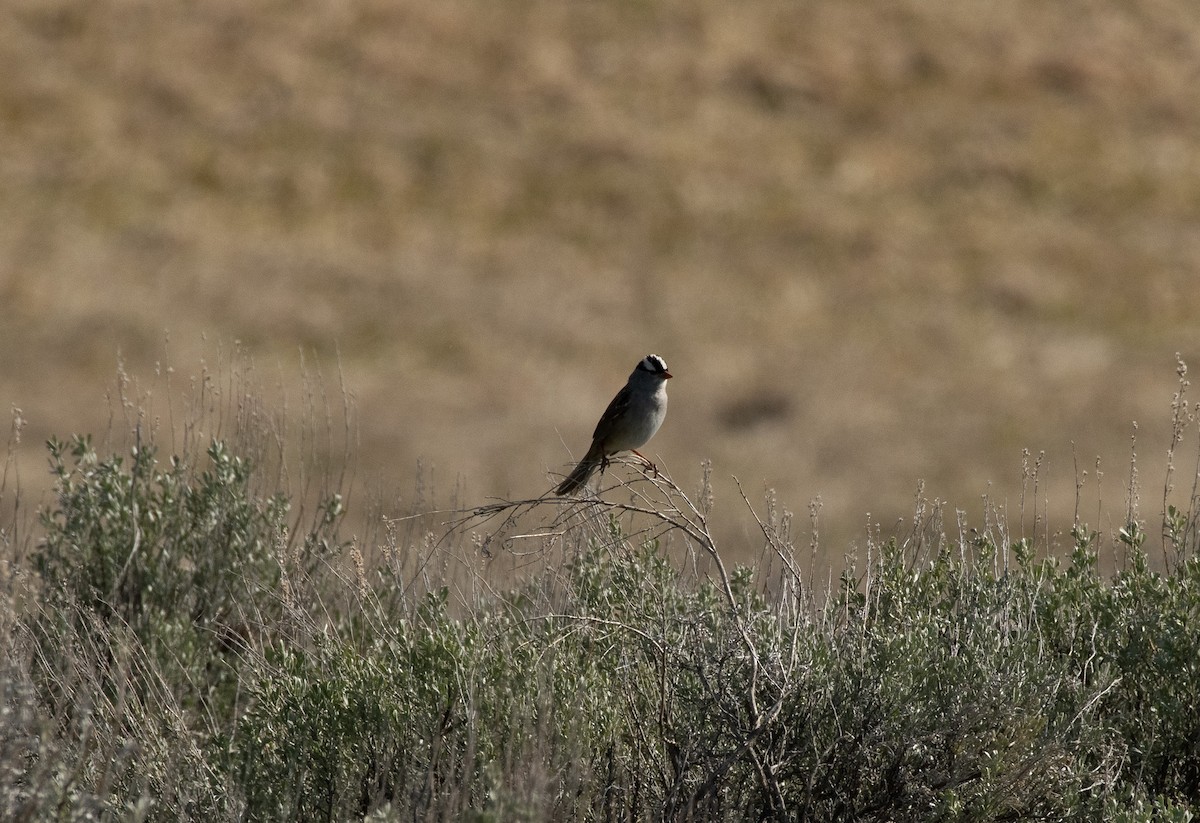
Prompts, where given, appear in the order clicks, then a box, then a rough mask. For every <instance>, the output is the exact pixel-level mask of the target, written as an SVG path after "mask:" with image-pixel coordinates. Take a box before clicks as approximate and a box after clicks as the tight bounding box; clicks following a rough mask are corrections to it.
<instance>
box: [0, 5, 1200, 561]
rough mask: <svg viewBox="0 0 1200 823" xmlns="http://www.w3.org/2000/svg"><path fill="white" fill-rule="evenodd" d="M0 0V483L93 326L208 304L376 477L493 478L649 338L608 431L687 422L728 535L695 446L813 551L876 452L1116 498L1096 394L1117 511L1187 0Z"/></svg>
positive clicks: (1018, 483) (855, 517)
mask: <svg viewBox="0 0 1200 823" xmlns="http://www.w3.org/2000/svg"><path fill="white" fill-rule="evenodd" d="M2 5H3V10H2V11H0V15H2V17H3V21H4V22H3V25H0V352H2V354H0V402H2V403H3V404H4V405H5V406H6V407H10V406H11V407H18V408H20V409H21V411H22V417H23V419H24V420H25V421H26V423H25V428H24V432H23V437H22V442H21V444H20V448H19V452H18V459H19V465H20V467H21V469H22V483H23V486H24V487H25V488H26V489H27V490H32V489H34V488H38V487H44V486H46V485H48V481H49V478H48V476H47V475H46V471H45V465H46V463H45V456H44V451H43V449H42V445H41V444H42V441H44V440H45V438H46V437H48V436H50V435H51V434H57V435H59V436H65V435H68V434H70V433H72V432H100V431H102V430H104V428H105V427H106V426H107V425H108V422H109V419H110V417H111V415H112V413H113V412H112V407H111V406H112V404H111V403H106V402H105V397H106V396H107V395H108V394H111V391H112V386H113V383H114V377H115V374H116V372H117V363H118V359H120V360H121V361H122V362H123V363H124V367H123V368H124V370H125V371H126V372H127V373H128V374H130V375H132V376H133V377H134V378H135V379H144V380H146V381H147V382H149V383H153V382H154V375H156V374H158V373H159V372H160V371H161V369H162V368H163V366H164V364H168V363H169V364H170V365H171V366H173V367H174V368H175V370H176V373H177V374H178V375H179V377H178V382H177V385H182V386H186V385H187V377H186V375H188V374H190V373H195V372H198V371H199V370H200V369H201V366H202V363H204V362H208V361H206V360H205V358H210V359H211V358H212V357H213V351H214V350H215V349H219V348H221V347H227V348H233V347H235V346H240V347H241V349H242V350H243V351H244V352H246V354H247V355H248V357H249V358H251V359H252V360H253V362H254V363H255V364H257V365H256V367H257V368H258V369H259V370H260V371H261V372H262V373H263V374H264V375H265V377H264V379H263V384H264V386H265V387H266V392H267V394H268V395H269V396H270V395H271V394H272V393H273V392H279V393H280V394H281V396H282V395H287V394H288V393H289V392H293V393H299V392H300V391H301V389H300V387H299V385H298V383H297V382H296V381H297V377H296V375H297V374H298V373H299V372H300V369H301V363H302V361H303V362H304V363H305V364H307V365H308V366H310V367H311V366H312V365H313V364H318V366H319V368H320V369H321V370H322V373H323V374H325V375H326V377H327V378H329V377H330V375H335V376H333V377H332V379H331V383H332V384H333V393H335V394H336V392H337V391H338V388H337V383H338V381H339V380H340V379H344V382H345V387H346V389H347V390H348V391H349V392H350V393H351V394H352V395H353V400H354V405H355V409H356V411H355V417H356V419H357V421H358V432H357V435H356V437H357V444H356V445H355V447H354V448H355V460H356V464H357V471H358V472H359V473H360V474H362V475H364V476H370V477H372V478H376V479H377V481H378V482H379V483H380V484H382V485H383V486H394V487H395V488H397V489H403V487H404V486H405V484H410V483H411V478H412V477H413V475H414V470H415V469H414V467H415V466H416V464H417V461H418V460H421V461H422V463H423V465H424V466H426V469H427V470H428V469H429V467H432V468H433V470H434V471H436V473H437V474H438V476H439V477H440V478H442V482H444V483H446V484H450V483H453V482H459V483H461V486H462V488H463V490H464V499H465V501H466V502H478V501H482V500H483V499H485V498H487V497H490V496H500V495H505V496H508V495H511V496H532V495H536V494H539V493H541V492H543V491H545V490H546V489H547V488H549V486H550V484H551V482H552V481H551V477H550V474H549V473H550V472H561V471H564V470H565V469H566V468H567V467H568V466H569V463H570V459H571V456H572V455H574V456H578V455H579V454H581V453H582V452H583V451H584V450H585V449H586V448H587V445H588V439H589V437H590V435H591V431H592V427H593V426H594V424H595V422H596V419H597V418H598V415H599V413H600V412H601V410H603V408H604V406H605V404H606V403H607V402H608V401H609V399H610V398H611V396H612V395H613V393H614V392H615V391H616V390H617V389H618V388H619V387H620V386H621V385H622V383H623V381H624V380H625V378H626V376H627V374H628V373H629V371H630V370H631V369H632V368H633V366H634V365H635V363H636V362H637V360H638V359H639V358H641V357H642V356H643V355H645V354H646V353H648V352H656V353H658V354H661V355H662V356H663V357H664V358H665V359H666V360H667V362H668V364H669V365H670V368H671V370H672V371H673V373H674V374H675V375H676V379H675V380H673V381H672V382H671V385H670V389H671V410H670V414H669V415H668V419H667V422H666V425H665V426H664V428H663V430H662V431H661V432H660V434H659V435H658V437H657V438H656V439H655V440H654V441H653V443H652V444H651V447H650V450H649V451H650V452H651V453H652V454H655V455H657V456H658V459H659V461H660V465H662V466H664V467H665V468H666V469H667V470H669V471H670V472H671V473H672V475H673V476H674V478H675V479H676V480H677V481H678V482H679V483H680V485H682V486H684V487H685V488H688V489H691V488H695V487H696V485H697V484H698V482H699V477H700V464H701V461H702V460H705V459H711V460H712V461H713V476H714V479H715V483H716V510H715V513H714V519H715V520H717V521H719V523H720V526H719V527H720V529H721V530H723V531H722V534H723V535H724V536H725V544H724V545H725V546H726V547H727V549H728V551H729V552H730V553H731V554H734V555H736V554H737V553H738V551H739V550H740V547H741V546H742V545H744V544H745V541H744V540H743V539H742V538H741V535H743V534H752V533H753V529H752V528H751V526H752V523H750V525H747V522H748V521H747V518H746V517H745V515H744V511H743V506H742V504H741V502H740V500H739V498H738V497H737V493H736V490H735V488H734V486H733V484H732V480H731V479H730V478H731V477H732V476H735V475H736V476H737V477H738V478H739V479H740V480H741V481H742V484H743V485H744V487H745V489H746V491H747V494H748V495H749V497H750V498H751V500H753V501H755V502H756V503H757V502H758V501H760V500H761V499H762V495H763V492H764V490H765V489H768V488H773V489H775V490H776V492H777V495H778V499H779V502H780V505H781V506H783V507H786V508H788V509H791V510H794V511H796V512H797V513H798V520H800V521H804V520H806V519H807V516H806V512H807V507H808V504H809V501H810V500H811V499H813V498H815V497H817V496H819V497H820V498H821V504H822V510H821V531H822V542H823V545H824V550H825V551H827V552H829V553H830V555H831V556H840V555H841V554H842V553H844V552H845V551H847V549H848V548H849V547H850V546H852V545H853V544H855V543H856V542H860V541H861V537H862V535H863V534H865V523H866V517H867V513H868V512H870V513H871V515H872V517H873V518H875V519H877V520H878V521H879V522H880V523H882V524H883V525H884V528H885V531H886V530H887V529H890V528H891V527H892V524H895V523H896V522H897V521H898V520H899V519H900V518H907V517H910V516H911V513H912V507H913V502H912V501H913V496H914V493H915V491H916V489H917V484H918V482H919V481H924V488H925V494H926V495H927V496H929V497H931V498H937V499H941V500H947V501H949V505H950V506H951V507H952V508H957V509H962V510H964V511H965V512H966V513H967V517H968V519H969V520H971V521H973V522H974V523H978V522H979V521H980V520H981V518H982V513H983V503H982V499H981V498H982V496H983V495H985V494H986V495H989V496H990V497H991V498H992V499H993V500H994V501H997V502H998V503H999V504H1001V505H1003V504H1004V503H1006V502H1007V503H1008V505H1009V506H1010V507H1013V508H1015V506H1016V505H1017V501H1018V499H1019V497H1020V495H1021V489H1022V482H1023V478H1022V473H1023V468H1022V450H1023V449H1029V450H1030V451H1031V453H1032V455H1033V457H1031V458H1030V461H1031V462H1032V461H1033V460H1035V459H1036V457H1037V454H1038V453H1039V452H1042V451H1044V452H1045V456H1044V458H1043V461H1042V468H1041V469H1040V484H1041V485H1040V491H1039V494H1040V495H1041V496H1042V497H1043V503H1044V507H1045V508H1046V510H1047V511H1048V514H1049V515H1050V518H1051V522H1052V524H1053V525H1054V528H1055V529H1056V530H1065V529H1068V528H1069V527H1070V520H1071V517H1072V513H1073V511H1074V506H1075V486H1076V476H1077V472H1076V468H1075V464H1076V462H1077V463H1078V465H1079V469H1080V470H1081V471H1082V470H1084V469H1086V470H1087V471H1088V472H1089V477H1088V480H1087V482H1086V483H1085V487H1084V490H1083V493H1082V494H1083V497H1084V499H1085V501H1087V502H1086V504H1085V510H1084V512H1083V516H1084V519H1086V520H1090V521H1091V523H1092V525H1093V527H1096V526H1102V527H1104V528H1109V527H1111V526H1113V525H1119V519H1120V516H1121V514H1122V513H1123V511H1124V498H1125V492H1124V488H1123V485H1127V483H1128V476H1129V467H1128V456H1129V452H1130V438H1131V435H1132V434H1133V421H1137V424H1138V433H1137V436H1138V442H1139V444H1140V457H1139V460H1140V461H1141V462H1140V464H1139V469H1140V472H1141V478H1142V482H1143V483H1144V485H1145V493H1144V495H1143V496H1144V498H1145V499H1144V500H1143V506H1144V511H1143V514H1145V515H1147V516H1148V517H1149V518H1150V519H1151V521H1152V523H1157V516H1158V513H1159V512H1160V511H1161V508H1162V502H1161V501H1162V477H1163V475H1162V470H1163V469H1162V467H1163V462H1164V461H1163V457H1164V455H1165V452H1166V449H1167V445H1168V440H1169V430H1170V415H1171V408H1170V404H1171V397H1172V393H1173V392H1174V391H1175V389H1176V383H1177V377H1176V373H1175V368H1176V365H1175V353H1176V352H1179V353H1181V354H1182V356H1183V358H1184V359H1185V360H1188V361H1189V362H1192V363H1193V364H1196V363H1200V358H1198V357H1197V355H1198V354H1200V345H1198V341H1197V336H1196V328H1197V323H1196V319H1197V316H1198V315H1200V106H1197V105H1196V103H1197V89H1198V88H1200V5H1197V4H1196V3H1194V2H1193V0H1148V1H1147V2H1141V3H1136V4H1131V3H1128V2H1125V1H1124V0H1099V2H1097V1H1096V0H1086V2H1085V0H1056V2H1053V3H1047V2H1044V0H1011V2H1004V3H996V2H994V1H993V0H956V2H953V3H929V2H926V1H925V0H887V2H883V1H882V0H880V1H879V2H871V1H870V0H868V1H867V2H856V3H846V2H844V0H805V1H803V2H801V1H799V0H787V2H774V1H770V0H745V1H744V2H739V3H728V2H717V0H645V1H641V2H639V1H638V0H618V1H617V2H571V1H568V2H563V0H486V2H485V1H484V0H438V1H437V2H425V1H422V2H417V0H311V1H310V2H304V1H303V0H290V2H266V0H198V1H197V2H187V3H164V2H162V1H161V0H90V2H87V3H80V2H78V0H5V2H3V4H2ZM235 341H236V342H235ZM339 359H340V372H341V377H340V378H339V377H337V376H336V375H337V373H338V369H339V366H338V362H339ZM292 396H293V397H295V394H292ZM268 402H271V400H270V397H268ZM276 402H282V401H279V400H277V401H276ZM292 402H295V401H292ZM338 402H340V401H338ZM1188 443H1189V444H1191V445H1190V446H1189V450H1188V451H1187V454H1188V458H1189V459H1188V461H1186V464H1185V466H1184V467H1183V470H1182V475H1183V480H1182V481H1180V485H1181V488H1186V489H1188V490H1190V486H1191V477H1192V473H1193V472H1194V454H1195V446H1194V441H1191V440H1189V441H1188ZM1097 458H1099V459H1100V461H1101V468H1102V470H1103V471H1104V479H1103V483H1102V484H1101V485H1100V486H1099V487H1098V486H1097V484H1096V483H1095V477H1094V471H1095V464H1096V460H1097ZM1098 503H1103V504H1104V505H1105V507H1106V509H1107V510H1108V511H1109V513H1110V514H1111V515H1112V517H1113V518H1114V522H1113V523H1097V522H1095V521H1096V519H1097V517H1098V516H1099V515H1097V514H1096V512H1097V510H1098V508H1099V506H1098ZM1106 516H1107V515H1106ZM950 525H952V524H950ZM900 528H901V530H902V528H903V527H902V526H901V527H900ZM803 530H804V527H802V528H801V529H800V531H803ZM1153 531H1155V529H1153V528H1152V532H1153ZM756 545H757V544H756Z"/></svg>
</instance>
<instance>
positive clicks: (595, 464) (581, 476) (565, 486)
mask: <svg viewBox="0 0 1200 823" xmlns="http://www.w3.org/2000/svg"><path fill="white" fill-rule="evenodd" d="M600 460H601V454H600V449H599V448H598V447H597V446H596V444H595V443H593V444H592V447H591V448H590V449H588V453H587V454H585V455H584V456H583V459H582V460H580V461H579V463H578V464H577V465H576V466H575V468H574V469H572V470H571V473H570V474H568V475H567V479H566V480H564V481H563V482H561V483H559V484H558V488H557V489H555V490H554V493H555V494H557V495H559V496H560V497H562V496H565V495H568V494H574V493H575V492H577V491H579V490H580V489H582V488H583V487H584V486H585V485H587V482H588V481H589V480H591V479H592V474H593V473H595V471H596V469H598V468H600Z"/></svg>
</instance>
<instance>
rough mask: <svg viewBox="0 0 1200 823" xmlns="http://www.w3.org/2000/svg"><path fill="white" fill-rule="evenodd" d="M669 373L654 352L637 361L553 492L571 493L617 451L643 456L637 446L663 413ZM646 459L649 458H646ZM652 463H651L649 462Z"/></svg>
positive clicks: (661, 420) (665, 412) (649, 433)
mask: <svg viewBox="0 0 1200 823" xmlns="http://www.w3.org/2000/svg"><path fill="white" fill-rule="evenodd" d="M670 379H671V373H670V372H669V371H667V364H666V362H665V361H664V360H663V359H662V358H661V357H659V356H658V355H657V354H648V355H646V356H645V357H643V358H642V360H641V362H639V363H638V364H637V368H635V369H634V370H633V374H631V375H629V381H628V382H627V383H626V384H625V388H623V389H621V390H620V391H619V392H617V396H616V397H614V398H613V399H612V402H611V403H609V404H608V408H607V409H605V410H604V414H603V415H601V417H600V422H599V423H597V424H596V431H595V432H593V433H592V447H591V448H590V449H588V451H587V454H585V455H584V456H583V459H582V460H580V461H579V465H577V466H576V467H575V469H574V470H573V471H572V472H571V473H570V474H569V475H567V479H566V480H564V481H563V482H562V483H560V484H559V486H558V488H557V489H555V493H556V494H560V495H566V494H573V493H574V492H576V491H578V490H579V489H580V488H582V487H583V485H584V484H585V483H587V482H588V480H589V479H590V478H591V476H592V473H593V472H595V471H596V469H598V468H599V469H603V467H604V466H605V465H607V464H608V458H609V457H611V456H613V455H614V454H616V453H617V452H623V451H631V452H633V453H634V454H636V455H637V456H638V457H641V458H642V459H643V460H646V458H645V456H643V455H642V454H641V453H640V452H639V451H638V446H643V445H645V444H646V441H648V440H649V439H650V438H651V437H653V436H654V433H655V432H656V431H658V427H659V426H661V425H662V422H663V418H664V417H666V416H667V381H668V380H670ZM646 462H647V463H649V462H650V461H649V460H646ZM651 465H653V464H651Z"/></svg>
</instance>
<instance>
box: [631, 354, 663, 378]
mask: <svg viewBox="0 0 1200 823" xmlns="http://www.w3.org/2000/svg"><path fill="white" fill-rule="evenodd" d="M638 368H639V369H641V370H642V371H648V372H650V373H651V374H669V372H668V371H667V361H666V360H663V359H662V358H661V357H659V356H658V355H657V354H648V355H646V356H645V357H643V358H642V362H640V363H638Z"/></svg>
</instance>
